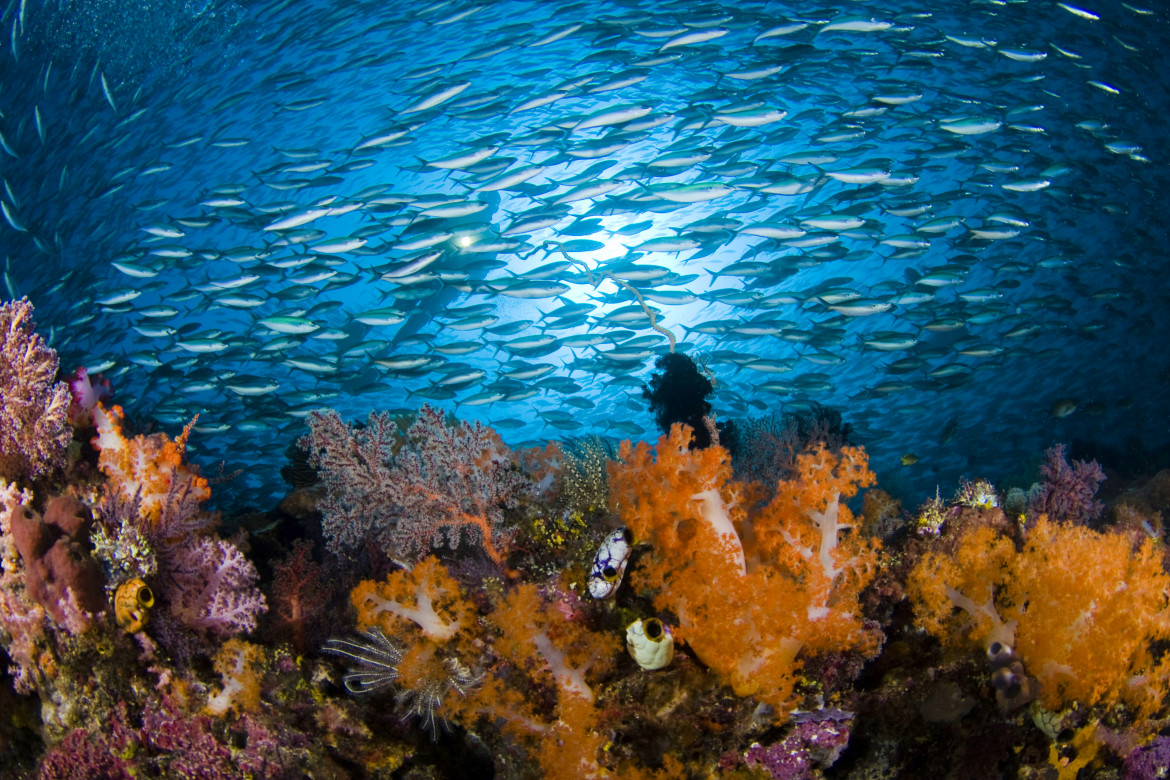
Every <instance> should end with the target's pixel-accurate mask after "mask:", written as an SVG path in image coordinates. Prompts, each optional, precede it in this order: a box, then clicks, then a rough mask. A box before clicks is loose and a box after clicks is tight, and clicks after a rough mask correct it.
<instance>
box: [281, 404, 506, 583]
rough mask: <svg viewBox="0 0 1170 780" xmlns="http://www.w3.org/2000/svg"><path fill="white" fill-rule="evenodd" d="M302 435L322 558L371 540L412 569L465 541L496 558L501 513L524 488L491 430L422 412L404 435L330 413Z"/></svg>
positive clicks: (378, 421) (390, 424)
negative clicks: (318, 482)
mask: <svg viewBox="0 0 1170 780" xmlns="http://www.w3.org/2000/svg"><path fill="white" fill-rule="evenodd" d="M309 426H310V431H309V434H308V435H307V436H305V437H303V438H302V439H301V441H300V445H301V446H302V447H304V448H305V449H307V450H309V454H310V459H309V462H310V464H311V465H313V466H314V467H315V468H317V469H318V470H319V471H320V474H321V478H322V480H323V481H324V483H325V487H326V491H327V492H326V497H325V499H324V500H323V501H322V503H321V512H322V514H323V520H322V528H323V530H324V533H325V536H326V539H327V540H328V543H329V549H330V550H331V551H333V552H335V553H340V552H341V551H343V550H345V549H346V548H353V547H357V546H359V545H361V544H364V543H365V542H366V541H371V540H372V541H374V542H375V543H376V544H377V545H378V546H379V547H381V548H382V549H383V550H384V551H385V552H386V553H387V554H388V555H390V556H391V557H393V558H395V559H399V560H407V561H411V562H417V561H419V560H421V559H422V558H423V557H425V556H426V554H427V553H428V552H429V550H430V549H431V548H432V547H437V546H440V545H442V544H444V543H446V544H447V545H449V546H450V547H452V548H454V547H456V546H458V544H459V543H460V541H462V539H463V538H464V537H465V536H467V535H468V533H469V532H470V535H471V538H474V539H475V540H476V541H478V542H479V543H480V544H481V545H482V546H483V548H484V550H486V551H487V553H488V554H489V555H490V556H491V557H492V558H493V559H495V560H497V561H499V560H502V559H503V555H504V552H505V551H506V547H507V544H508V543H509V542H510V540H511V530H510V529H509V528H508V527H507V524H506V522H505V517H504V510H505V509H507V508H510V507H515V506H516V504H517V502H518V497H519V494H520V493H521V491H522V490H523V489H524V488H525V487H526V486H527V485H528V483H529V480H528V479H527V478H526V476H525V475H524V473H523V472H522V471H521V470H520V469H519V467H518V466H516V465H515V462H514V459H513V456H512V453H511V452H510V451H509V450H508V449H507V448H506V447H505V446H504V445H503V444H502V443H501V442H500V440H499V437H498V436H496V434H495V432H494V431H492V430H491V429H490V428H487V427H485V426H483V425H481V424H480V423H476V424H475V425H469V424H468V423H465V422H459V423H453V424H448V423H447V421H446V420H445V419H444V417H443V413H442V412H440V411H438V410H437V409H433V408H432V407H430V406H423V407H422V408H421V409H420V410H419V412H418V416H417V418H416V419H415V422H414V424H413V425H411V426H410V428H409V429H407V430H406V431H405V434H403V433H402V432H401V431H400V430H399V428H398V426H397V425H396V424H395V423H394V421H393V420H391V419H390V417H389V415H387V414H385V413H377V412H375V413H372V414H370V417H369V419H368V421H367V423H366V427H365V428H362V429H357V430H354V429H352V428H350V426H348V425H346V424H345V423H344V422H343V421H342V420H341V418H340V417H339V416H338V414H337V413H336V412H334V411H332V410H329V411H324V412H314V413H313V414H312V415H311V416H310V418H309ZM396 448H397V452H395V450H396Z"/></svg>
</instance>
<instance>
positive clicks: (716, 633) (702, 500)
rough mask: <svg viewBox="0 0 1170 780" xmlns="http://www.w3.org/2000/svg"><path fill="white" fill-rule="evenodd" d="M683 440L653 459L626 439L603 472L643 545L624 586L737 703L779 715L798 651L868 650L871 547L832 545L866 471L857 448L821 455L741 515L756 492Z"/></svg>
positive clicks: (723, 459)
mask: <svg viewBox="0 0 1170 780" xmlns="http://www.w3.org/2000/svg"><path fill="white" fill-rule="evenodd" d="M689 442H690V431H689V430H688V429H686V428H684V427H682V426H677V425H676V426H674V427H673V428H672V429H671V431H670V435H669V436H664V437H662V438H660V439H659V440H658V445H657V447H656V449H655V451H654V453H653V454H652V453H651V450H650V448H649V447H648V446H647V445H646V444H644V443H640V444H638V446H637V447H633V446H631V445H630V443H629V442H626V443H624V444H623V445H622V450H621V460H620V461H617V462H612V463H611V464H610V495H611V499H612V501H613V505H614V509H615V511H616V512H617V513H618V514H619V515H620V516H621V518H622V520H623V522H625V523H626V525H628V526H629V527H630V529H631V530H632V531H633V533H634V537H635V539H636V540H637V541H638V542H645V543H648V544H649V545H650V547H651V553H650V554H649V555H647V556H645V557H644V559H643V561H642V562H641V563H640V564H639V566H638V567H637V569H636V570H635V572H634V573H633V574H632V582H633V583H634V585H635V587H640V588H644V589H647V590H649V591H651V592H652V593H653V594H654V603H655V605H656V606H657V607H658V608H659V609H663V610H669V611H671V612H673V613H674V614H675V615H676V616H677V617H678V623H679V628H680V630H679V631H678V632H677V634H678V635H679V636H680V638H682V639H685V641H686V642H687V643H688V644H689V645H690V647H691V649H692V650H693V651H694V653H695V655H697V656H698V657H699V660H701V661H702V662H703V663H705V664H706V665H707V666H709V667H711V668H712V669H714V670H715V671H716V672H718V673H719V674H720V675H722V676H724V677H725V679H727V681H728V682H729V683H730V684H731V686H732V688H733V689H734V690H735V692H736V693H737V694H738V695H741V696H747V695H756V696H759V697H760V698H761V699H763V700H764V701H767V702H768V703H770V704H772V705H773V706H774V707H775V708H776V710H777V712H778V713H779V714H780V716H781V717H783V715H784V713H785V712H786V711H787V710H788V709H790V704H791V702H790V701H789V700H790V698H791V694H792V689H793V686H794V684H795V680H796V676H795V675H796V671H797V669H798V668H799V662H798V660H797V655H798V653H800V652H801V650H802V649H805V650H806V652H821V651H826V650H859V651H862V652H865V653H869V652H872V651H873V650H875V649H876V646H877V641H876V638H875V637H874V636H872V635H870V634H869V633H867V632H866V631H865V630H864V629H863V625H862V621H861V619H860V617H859V615H858V614H857V609H858V604H857V599H858V596H859V594H860V591H861V589H862V588H864V587H865V585H867V584H868V583H869V582H870V580H871V579H872V578H873V576H874V573H875V569H876V562H877V552H876V543H873V542H868V541H864V540H861V539H860V538H858V537H857V535H852V536H847V537H845V538H842V536H841V532H842V531H843V530H844V529H848V528H849V527H850V526H851V525H852V516H851V515H850V514H849V510H848V509H847V508H846V507H844V506H843V505H842V504H841V503H840V498H841V497H842V496H845V497H848V496H852V495H854V494H856V492H857V490H858V488H859V487H862V486H865V485H868V484H872V482H873V475H872V474H871V473H870V472H869V469H868V467H867V464H866V460H865V453H864V452H863V451H861V450H860V449H856V448H849V447H846V448H843V450H842V452H841V454H840V455H837V454H834V453H831V452H829V451H827V450H826V449H824V448H823V447H820V448H818V449H816V450H814V451H813V452H811V453H808V454H806V455H802V456H801V457H800V458H799V459H798V470H799V473H798V476H797V477H796V478H795V479H793V480H790V481H786V482H782V483H780V485H779V486H778V487H777V491H776V495H775V497H774V498H773V500H772V501H771V503H769V504H768V506H766V507H764V508H763V509H762V510H760V511H759V512H756V513H752V514H750V515H749V513H748V511H747V507H748V505H749V504H750V503H751V498H750V496H752V495H753V494H754V493H753V491H752V490H751V488H750V486H746V485H743V484H740V483H736V482H732V481H730V477H731V467H730V457H729V455H728V453H727V451H726V450H724V449H722V448H720V447H708V448H705V449H701V450H691V449H689V447H688V445H689Z"/></svg>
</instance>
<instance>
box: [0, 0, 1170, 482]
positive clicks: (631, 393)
mask: <svg viewBox="0 0 1170 780" xmlns="http://www.w3.org/2000/svg"><path fill="white" fill-rule="evenodd" d="M0 31H2V37H3V39H4V40H3V50H2V51H0V62H2V63H3V65H2V69H0V73H2V74H3V91H2V92H0V141H2V143H0V147H2V148H0V175H2V176H3V186H4V191H3V193H0V200H3V205H4V221H3V222H2V223H0V252H2V254H3V256H4V257H5V263H6V266H5V285H6V296H5V297H17V296H21V295H27V296H28V297H29V298H30V299H31V300H32V302H33V303H34V305H35V306H36V313H37V319H38V327H39V329H40V330H41V331H42V332H43V333H44V334H45V335H46V336H47V337H48V338H49V339H50V341H51V343H52V344H53V346H54V347H55V348H56V349H57V350H58V351H59V353H60V355H61V359H62V367H63V369H66V370H70V369H72V368H74V367H77V366H87V367H89V368H90V370H91V371H92V372H97V371H99V370H100V371H101V372H102V373H103V374H104V375H105V376H107V377H109V378H110V379H111V380H112V382H113V384H114V387H115V388H116V393H117V395H116V398H115V400H116V401H117V402H118V403H121V404H122V405H123V406H124V407H125V408H126V409H127V412H128V413H129V415H130V416H131V417H132V418H135V419H137V420H138V421H139V423H140V424H143V425H156V426H158V427H160V428H162V429H165V430H168V431H170V432H171V433H175V432H177V431H178V430H179V429H180V428H181V427H182V425H184V424H185V423H186V422H187V421H189V420H190V419H191V418H192V417H193V416H194V415H195V414H198V415H199V422H198V425H197V427H196V429H195V434H194V435H193V436H192V438H191V451H192V455H193V457H194V459H195V460H196V461H198V462H200V463H202V464H203V465H204V466H205V468H207V469H209V470H214V468H215V464H218V463H220V462H221V461H225V462H226V464H225V465H226V468H227V469H228V470H229V471H230V470H234V469H238V468H243V469H244V472H243V474H242V475H241V476H240V477H238V478H237V479H236V480H235V481H234V482H233V483H232V484H230V485H223V486H219V487H218V490H219V491H220V492H219V496H218V499H219V500H220V501H222V502H224V503H225V505H226V503H248V502H250V503H257V504H262V503H264V502H267V501H270V500H271V499H272V497H274V496H278V495H280V494H281V493H282V492H283V491H284V490H285V485H283V483H282V482H281V479H280V476H279V468H280V466H281V465H282V464H283V463H284V462H285V451H286V448H287V447H288V445H289V444H291V443H292V442H293V441H294V440H295V439H296V437H297V436H299V435H301V434H302V433H303V432H304V431H305V424H304V417H305V415H307V414H308V412H309V411H310V410H311V409H313V408H318V407H320V406H332V407H335V408H337V409H338V410H339V411H341V413H342V414H343V415H345V416H347V417H352V418H364V417H365V415H366V414H367V413H368V412H369V411H370V410H372V409H399V408H417V407H418V406H419V405H420V404H421V403H424V402H429V403H432V404H434V405H437V406H441V407H443V408H448V409H452V410H454V411H456V413H457V414H458V415H459V416H460V417H462V418H465V419H481V420H483V421H484V422H486V423H488V424H491V425H493V426H495V427H497V428H498V429H499V430H500V432H501V434H502V435H503V436H504V438H505V440H506V441H507V442H509V443H510V444H512V445H514V446H518V445H521V444H525V443H533V442H543V441H544V440H546V439H549V438H554V439H556V438H565V437H573V436H581V435H586V434H591V433H598V434H601V435H608V436H612V437H616V438H634V439H638V438H646V439H654V438H656V437H657V435H658V432H657V431H656V430H655V429H654V423H653V419H652V417H651V415H650V413H649V412H648V411H647V409H646V405H645V402H644V401H643V400H642V399H641V397H640V384H641V382H642V381H645V379H646V378H647V377H648V376H649V374H650V372H651V370H652V368H651V364H652V362H653V359H654V357H655V356H656V355H657V354H661V353H662V352H664V351H667V350H668V349H669V348H670V339H671V338H673V339H674V340H675V341H676V342H677V346H676V348H677V349H679V350H683V351H685V352H687V353H688V354H690V355H692V356H694V357H695V358H696V359H697V360H698V361H699V362H700V363H701V364H703V365H704V366H705V367H706V370H707V371H708V372H709V373H710V375H711V376H712V378H713V379H714V381H715V383H716V393H715V396H714V397H713V398H712V399H711V400H712V404H713V406H714V411H715V413H716V414H717V415H718V416H719V418H720V419H724V420H727V419H739V420H742V419H745V418H750V417H762V416H767V415H769V414H784V413H786V412H788V413H791V412H799V411H800V410H802V409H807V408H808V407H809V406H810V405H811V404H813V403H819V404H823V405H826V406H829V407H832V408H835V409H838V410H840V411H841V412H842V414H843V416H844V419H845V420H846V421H847V422H849V423H851V425H852V426H853V428H854V430H853V435H852V438H853V440H854V441H855V442H856V443H860V444H863V445H865V446H866V448H867V450H868V451H869V452H870V455H871V462H872V466H873V467H874V469H875V470H876V471H877V473H878V477H879V484H881V485H882V486H883V487H885V488H886V489H888V490H891V492H894V493H895V494H898V495H901V496H903V497H905V498H906V499H907V500H910V501H917V500H920V499H921V498H922V497H924V496H926V495H932V494H933V490H934V487H935V485H940V486H941V489H942V491H943V493H944V494H946V493H947V492H949V491H950V490H951V489H953V487H954V485H955V484H956V483H957V482H958V480H959V479H960V478H962V477H968V478H975V477H985V478H989V479H991V480H992V481H994V482H996V483H997V484H1000V485H1001V486H1006V485H1008V484H1022V485H1025V486H1026V485H1027V484H1028V482H1030V481H1031V477H1032V470H1033V469H1034V464H1035V462H1036V460H1037V459H1038V458H1039V456H1040V454H1041V452H1042V451H1043V450H1044V449H1045V448H1046V447H1048V446H1049V445H1051V444H1053V443H1055V442H1070V441H1077V442H1081V444H1080V445H1079V446H1080V452H1081V453H1085V454H1091V455H1095V456H1097V457H1099V458H1100V459H1101V460H1102V462H1103V463H1104V464H1105V465H1106V466H1107V467H1109V468H1112V469H1115V470H1117V471H1118V473H1121V472H1127V473H1135V472H1137V471H1141V470H1148V469H1151V468H1153V467H1155V466H1156V465H1157V464H1158V462H1159V461H1158V457H1159V456H1158V451H1159V450H1162V451H1164V448H1165V447H1166V445H1167V442H1168V440H1170V435H1168V434H1170V431H1168V419H1170V418H1168V414H1167V412H1168V409H1167V407H1168V404H1170V399H1168V397H1167V393H1166V391H1165V387H1166V384H1167V380H1168V378H1170V368H1168V358H1167V354H1168V353H1167V351H1166V350H1165V349H1164V348H1163V336H1164V334H1165V333H1166V332H1167V324H1168V323H1167V314H1166V308H1167V307H1166V300H1167V296H1166V283H1165V277H1166V270H1167V263H1166V258H1165V253H1164V247H1165V245H1166V240H1165V239H1166V225H1165V221H1164V219H1163V211H1164V204H1165V192H1166V191H1167V190H1166V160H1165V158H1164V155H1165V150H1164V147H1165V144H1164V137H1165V131H1164V123H1163V121H1162V118H1163V117H1164V115H1165V114H1166V111H1167V107H1168V105H1170V96H1168V95H1167V86H1166V82H1165V80H1164V78H1162V76H1161V74H1163V73H1165V72H1166V67H1167V59H1168V54H1167V48H1166V45H1165V44H1166V41H1167V31H1168V26H1167V16H1166V13H1165V11H1164V10H1163V9H1162V8H1161V7H1160V6H1156V5H1155V4H1152V3H1140V2H1139V3H1124V2H1114V1H1112V0H1109V1H1107V0H1093V2H1092V4H1091V6H1089V5H1085V6H1082V5H1081V4H1080V3H1058V2H1007V1H1000V0H991V1H988V2H946V3H911V2H894V3H891V2H882V3H875V2H838V3H828V4H815V5H814V4H808V3H778V2H739V3H735V4H718V3H706V4H695V3H691V2H658V3H651V2H638V1H634V0H628V1H626V2H539V3H538V2H511V1H510V2H490V3H489V2H483V3H469V2H435V3H422V2H419V3H407V2H391V3H386V2H311V1H308V0H297V1H296V2H291V1H290V0H278V1H277V2H238V3H232V2H212V1H208V2H172V1H168V0H158V1H156V2H150V3H145V2H130V0H86V1H85V2H82V1H81V0H71V1H68V2H64V1H63V2H35V0H25V1H24V2H21V0H11V2H9V3H8V4H7V6H6V7H5V8H4V11H3V17H2V20H0ZM689 184H696V185H698V184H704V185H706V186H705V187H689V188H688V187H684V185H689ZM583 187H584V188H589V189H588V191H585V190H574V188H583ZM569 192H572V193H573V194H572V195H569V196H566V193H569ZM655 239H659V241H657V242H655V241H654V240H655ZM667 239H671V240H670V241H668V240H667ZM647 242H651V243H647ZM635 292H636V293H637V295H638V296H641V301H642V302H641V303H639V302H638V300H636V296H635ZM530 296H531V297H530ZM647 307H651V310H652V311H653V312H654V315H653V320H651V318H650V317H649V316H648V314H647ZM273 318H288V319H273ZM262 320H266V321H267V322H262ZM655 326H656V327H655ZM667 333H669V334H670V335H669V337H668V336H667V335H666V334H667ZM867 342H868V343H867ZM907 453H913V454H914V455H915V456H916V458H917V461H918V462H917V463H916V464H914V465H913V466H902V465H900V458H901V457H902V456H903V455H904V454H907ZM1076 454H1077V451H1076V449H1074V455H1076Z"/></svg>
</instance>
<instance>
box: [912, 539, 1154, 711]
mask: <svg viewBox="0 0 1170 780" xmlns="http://www.w3.org/2000/svg"><path fill="white" fill-rule="evenodd" d="M1161 557H1162V556H1161V551H1160V550H1158V549H1157V548H1156V547H1155V544H1154V541H1153V540H1150V539H1147V540H1146V541H1145V543H1143V544H1142V545H1141V547H1140V548H1138V549H1137V550H1134V548H1133V545H1132V543H1131V541H1130V539H1129V538H1128V537H1127V536H1125V535H1124V534H1120V533H1097V532H1095V531H1092V530H1089V529H1087V528H1084V527H1082V526H1075V525H1068V524H1058V523H1052V522H1049V521H1048V519H1047V518H1045V517H1041V518H1040V520H1039V521H1038V522H1037V523H1036V525H1035V527H1034V528H1033V529H1032V530H1031V531H1030V532H1029V533H1028V535H1027V537H1026V539H1025V543H1024V546H1023V549H1022V550H1019V551H1017V550H1016V549H1015V547H1014V546H1013V545H1012V543H1011V542H1010V541H1008V540H1006V539H1004V538H1002V537H1000V536H998V535H997V534H996V532H995V531H993V530H992V529H990V528H987V527H977V528H975V529H973V530H972V531H970V532H969V533H967V534H966V535H965V536H964V537H963V538H962V539H961V541H960V543H959V545H958V547H957V549H956V550H955V552H954V553H953V554H951V555H946V554H943V553H938V552H932V553H928V554H927V555H926V556H924V557H923V559H922V561H921V562H920V563H919V564H918V566H917V567H916V568H915V569H914V571H913V572H912V573H911V575H910V578H909V583H908V591H909V593H910V595H911V598H912V599H913V601H914V606H915V610H916V611H917V613H918V615H919V620H920V622H921V623H922V625H923V626H924V627H925V628H926V629H927V630H928V631H929V632H930V633H932V634H934V635H936V636H938V637H940V638H941V639H943V641H944V642H947V643H949V644H952V645H954V644H958V643H961V642H963V641H964V640H965V639H966V640H974V641H977V642H980V643H981V644H983V645H984V646H985V647H986V646H989V645H991V644H992V643H993V642H997V641H998V642H1002V643H1004V644H1006V645H1008V646H1009V647H1014V648H1015V652H1016V654H1017V655H1018V656H1019V658H1020V659H1021V660H1022V662H1023V664H1024V667H1025V669H1026V670H1027V673H1028V674H1029V675H1032V676H1034V677H1035V678H1036V679H1038V680H1039V682H1040V684H1041V691H1040V694H1041V698H1042V700H1043V702H1044V705H1045V706H1046V707H1048V708H1049V709H1052V710H1057V709H1062V708H1063V707H1065V706H1067V705H1068V704H1069V703H1071V702H1072V701H1078V702H1080V703H1081V704H1083V705H1088V706H1091V705H1094V704H1096V703H1098V702H1107V703H1117V702H1125V703H1126V704H1128V705H1129V706H1130V707H1132V708H1133V709H1134V710H1135V711H1136V712H1137V713H1138V714H1139V716H1142V717H1148V716H1149V715H1150V714H1151V713H1152V712H1154V711H1156V710H1157V709H1158V708H1159V707H1160V706H1161V703H1162V701H1163V698H1164V697H1165V695H1166V694H1167V692H1170V658H1165V657H1163V658H1162V659H1161V660H1159V659H1158V658H1157V657H1156V654H1155V652H1154V648H1153V645H1154V643H1156V642H1161V641H1165V640H1167V639H1170V608H1168V606H1167V599H1166V593H1167V590H1168V589H1170V575H1167V574H1166V573H1165V572H1164V571H1163V570H1162V564H1161ZM956 606H958V607H961V608H962V609H963V610H964V613H965V614H963V615H961V616H960V617H957V618H956V617H955V616H954V615H953V612H954V608H955V607H956Z"/></svg>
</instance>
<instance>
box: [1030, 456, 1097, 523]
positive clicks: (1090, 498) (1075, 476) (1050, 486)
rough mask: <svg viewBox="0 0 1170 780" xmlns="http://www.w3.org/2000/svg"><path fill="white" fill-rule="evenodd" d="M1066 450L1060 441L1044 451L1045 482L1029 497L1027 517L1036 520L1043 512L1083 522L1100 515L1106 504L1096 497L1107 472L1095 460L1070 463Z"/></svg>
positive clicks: (1051, 517)
mask: <svg viewBox="0 0 1170 780" xmlns="http://www.w3.org/2000/svg"><path fill="white" fill-rule="evenodd" d="M1065 450H1066V447H1065V445H1063V444H1057V445H1055V446H1053V447H1049V448H1048V450H1047V451H1046V452H1045V453H1044V463H1043V464H1041V466H1040V478H1041V480H1042V482H1041V484H1040V487H1039V488H1037V489H1034V491H1033V493H1032V495H1031V497H1030V498H1029V500H1028V518H1029V519H1030V520H1032V521H1033V522H1034V521H1035V520H1036V518H1038V517H1039V516H1040V515H1042V514H1046V515H1048V519H1049V520H1055V521H1058V522H1071V523H1081V524H1086V523H1089V522H1092V521H1093V520H1096V519H1097V518H1098V517H1100V516H1101V511H1102V510H1103V509H1104V504H1102V503H1101V502H1100V501H1097V500H1096V499H1095V498H1094V496H1095V495H1096V494H1097V488H1098V486H1100V484H1101V483H1102V482H1104V481H1105V472H1104V471H1103V470H1102V469H1101V465H1100V464H1099V463H1097V461H1095V460H1091V461H1088V462H1085V461H1083V460H1077V461H1073V463H1072V465H1071V466H1070V465H1069V462H1068V460H1067V458H1065Z"/></svg>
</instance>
